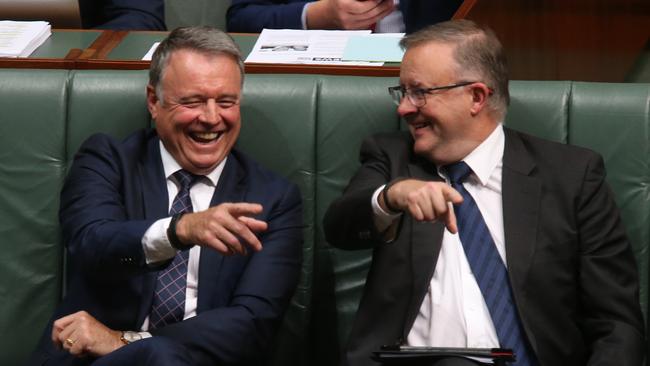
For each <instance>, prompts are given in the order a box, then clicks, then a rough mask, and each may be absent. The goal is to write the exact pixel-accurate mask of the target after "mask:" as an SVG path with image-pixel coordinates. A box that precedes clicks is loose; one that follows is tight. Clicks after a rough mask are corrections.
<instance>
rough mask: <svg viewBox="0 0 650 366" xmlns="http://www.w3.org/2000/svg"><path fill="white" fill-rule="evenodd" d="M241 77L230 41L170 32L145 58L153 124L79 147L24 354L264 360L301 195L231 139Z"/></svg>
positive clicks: (293, 269) (298, 232)
mask: <svg viewBox="0 0 650 366" xmlns="http://www.w3.org/2000/svg"><path fill="white" fill-rule="evenodd" d="M242 82H243V64H242V62H241V58H240V53H239V50H238V49H237V47H236V45H235V44H234V42H233V41H232V39H230V37H228V36H227V35H226V34H225V33H223V32H221V31H219V30H216V29H212V28H205V27H204V28H179V29H177V30H175V31H174V32H172V33H171V34H170V35H169V36H168V37H167V38H166V39H165V40H164V41H163V42H162V43H161V44H160V46H159V47H158V49H157V50H156V52H155V54H154V56H153V60H152V63H151V69H150V81H149V85H148V86H147V103H148V108H149V111H150V112H151V115H152V117H153V119H154V120H155V122H156V129H155V130H143V131H138V132H136V133H134V134H133V135H131V136H130V137H128V138H126V139H125V140H124V141H121V142H120V141H117V140H115V139H113V138H111V137H108V136H106V135H101V134H100V135H94V136H92V137H90V138H89V139H88V140H87V141H86V142H85V143H84V144H83V146H82V147H81V148H80V150H79V153H78V154H77V156H76V157H75V160H74V163H73V165H72V167H71V170H70V173H69V175H68V177H67V180H66V183H65V186H64V188H63V191H62V194H61V209H60V220H61V225H62V233H63V240H64V242H65V243H66V245H67V250H68V255H69V257H68V258H69V260H68V269H69V272H68V281H69V284H68V290H67V294H66V297H65V299H64V300H63V302H62V304H61V305H60V306H59V308H58V309H57V310H56V313H55V315H54V317H53V323H50V324H49V326H48V327H47V329H46V331H45V334H44V336H43V339H42V341H41V343H40V345H39V347H38V349H37V351H36V352H35V354H34V356H33V358H32V362H31V364H39V365H40V364H47V365H86V364H90V363H93V362H94V363H93V364H94V365H127V364H134V365H221V364H250V365H259V364H263V363H264V361H265V358H266V356H268V354H269V351H270V348H271V346H272V343H273V342H272V340H273V337H274V334H275V331H276V329H277V327H278V326H279V323H280V321H281V318H282V315H283V312H284V310H285V308H286V307H287V305H288V303H289V299H290V297H291V295H292V293H293V291H294V288H295V285H296V283H297V281H298V276H299V271H300V264H301V252H302V204H301V198H300V193H299V191H298V189H297V187H296V186H295V185H294V184H291V183H289V182H287V181H286V180H284V179H283V178H281V177H279V176H277V175H275V174H274V173H272V172H270V171H268V170H266V169H265V168H263V167H261V166H259V165H258V164H257V163H255V162H254V161H253V160H252V159H250V158H249V157H247V156H246V155H245V154H243V153H242V152H240V151H238V150H237V149H234V148H233V146H234V144H235V142H236V140H237V137H238V135H239V131H240V110H239V103H240V100H241V96H242V95H241V91H242ZM167 289H173V290H172V291H170V293H167V292H166V290H167Z"/></svg>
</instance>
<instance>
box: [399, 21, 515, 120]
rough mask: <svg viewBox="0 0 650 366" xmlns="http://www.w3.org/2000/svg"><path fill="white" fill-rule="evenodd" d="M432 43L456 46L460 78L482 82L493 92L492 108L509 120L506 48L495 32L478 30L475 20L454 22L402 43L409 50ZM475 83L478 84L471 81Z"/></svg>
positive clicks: (489, 103) (435, 27) (431, 28)
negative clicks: (469, 78) (462, 76)
mask: <svg viewBox="0 0 650 366" xmlns="http://www.w3.org/2000/svg"><path fill="white" fill-rule="evenodd" d="M429 42H438V43H446V44H451V45H454V46H455V48H454V51H453V56H454V59H455V61H456V63H457V64H458V65H457V66H458V68H457V73H458V75H459V76H460V75H462V74H470V75H472V76H473V77H478V78H481V80H475V81H481V82H483V83H485V84H487V85H488V86H489V87H490V88H491V89H492V91H493V95H492V97H491V98H489V99H488V106H489V107H490V108H491V109H492V110H494V111H495V112H497V113H498V115H499V117H500V118H505V115H506V112H507V109H508V105H509V104H510V93H509V92H508V66H507V63H506V57H505V55H504V53H503V46H502V45H501V42H499V39H498V38H497V37H496V35H495V34H494V32H493V31H492V30H491V29H489V28H487V27H481V26H478V25H477V24H476V23H474V22H473V21H471V20H465V19H461V20H451V21H446V22H442V23H437V24H434V25H431V26H428V27H426V28H424V29H422V30H420V31H418V32H415V33H412V34H409V35H407V36H406V37H404V38H403V39H402V40H401V41H400V46H401V47H402V49H404V50H407V51H408V49H410V48H412V47H416V46H420V45H423V44H426V43H429ZM468 81H474V80H468Z"/></svg>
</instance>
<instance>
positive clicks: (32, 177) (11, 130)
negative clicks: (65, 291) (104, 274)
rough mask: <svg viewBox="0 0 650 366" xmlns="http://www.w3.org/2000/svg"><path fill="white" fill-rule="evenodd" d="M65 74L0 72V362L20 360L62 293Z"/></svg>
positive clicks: (55, 72) (17, 71)
mask: <svg viewBox="0 0 650 366" xmlns="http://www.w3.org/2000/svg"><path fill="white" fill-rule="evenodd" d="M67 81H68V72H67V71H59V70H31V71H30V72H29V73H27V72H25V71H23V70H6V69H5V70H3V69H0V110H1V111H2V113H0V146H1V149H0V248H1V252H2V261H0V278H1V279H2V281H1V283H0V334H1V336H0V337H1V338H2V342H0V364H3V365H19V364H21V363H22V362H24V360H25V357H26V356H27V355H28V354H29V352H31V350H32V349H33V348H34V347H35V345H36V341H37V339H38V336H39V335H40V333H41V331H42V330H43V327H44V325H45V323H46V322H47V320H48V319H49V318H50V316H51V315H52V310H53V309H54V306H55V305H56V303H57V302H58V301H59V300H60V297H61V282H62V267H63V266H62V251H63V249H62V247H61V244H60V233H59V227H58V219H57V217H58V216H57V211H58V207H59V190H60V187H61V184H62V182H63V178H64V169H63V167H64V165H65V127H66V120H65V118H66V115H67V113H66V107H67V105H66V103H67V93H68V89H67Z"/></svg>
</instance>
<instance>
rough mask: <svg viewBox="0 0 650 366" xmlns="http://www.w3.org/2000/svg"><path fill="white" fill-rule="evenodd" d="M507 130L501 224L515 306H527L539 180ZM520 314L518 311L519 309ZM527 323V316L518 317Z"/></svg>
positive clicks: (517, 139) (517, 140) (515, 137)
mask: <svg viewBox="0 0 650 366" xmlns="http://www.w3.org/2000/svg"><path fill="white" fill-rule="evenodd" d="M504 130H505V133H506V140H505V151H504V154H503V182H502V192H503V193H502V199H503V226H504V231H505V232H504V234H505V245H506V260H507V262H508V275H509V277H510V283H511V285H512V290H513V294H514V297H515V302H516V303H517V308H518V309H526V308H527V304H525V297H524V296H523V294H522V292H523V291H524V289H525V284H526V277H527V276H528V271H529V268H530V267H531V264H532V259H533V256H534V254H535V248H536V244H537V243H536V238H537V226H538V225H539V206H540V197H541V182H540V181H539V179H538V178H536V177H534V176H533V174H532V173H533V171H534V169H535V165H536V164H535V162H534V160H533V158H532V157H531V156H530V154H529V153H528V151H527V150H526V148H525V146H524V145H523V142H522V141H521V138H520V137H519V136H518V135H517V134H516V132H514V131H512V130H509V129H507V128H504ZM520 314H521V311H520ZM520 318H521V320H522V322H523V323H524V328H528V327H527V326H526V319H525V318H524V317H521V316H520ZM526 333H527V334H528V336H529V341H530V343H531V345H532V347H533V349H537V347H536V342H535V338H534V335H533V334H532V333H531V332H530V331H527V332H526Z"/></svg>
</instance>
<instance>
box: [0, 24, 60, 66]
mask: <svg viewBox="0 0 650 366" xmlns="http://www.w3.org/2000/svg"><path fill="white" fill-rule="evenodd" d="M51 34H52V27H51V26H50V23H48V22H41V21H34V22H16V21H11V20H0V57H27V56H29V55H31V54H32V52H34V50H36V48H37V47H38V46H40V45H42V44H43V42H45V40H46V39H47V38H48V37H49V36H50V35H51Z"/></svg>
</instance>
